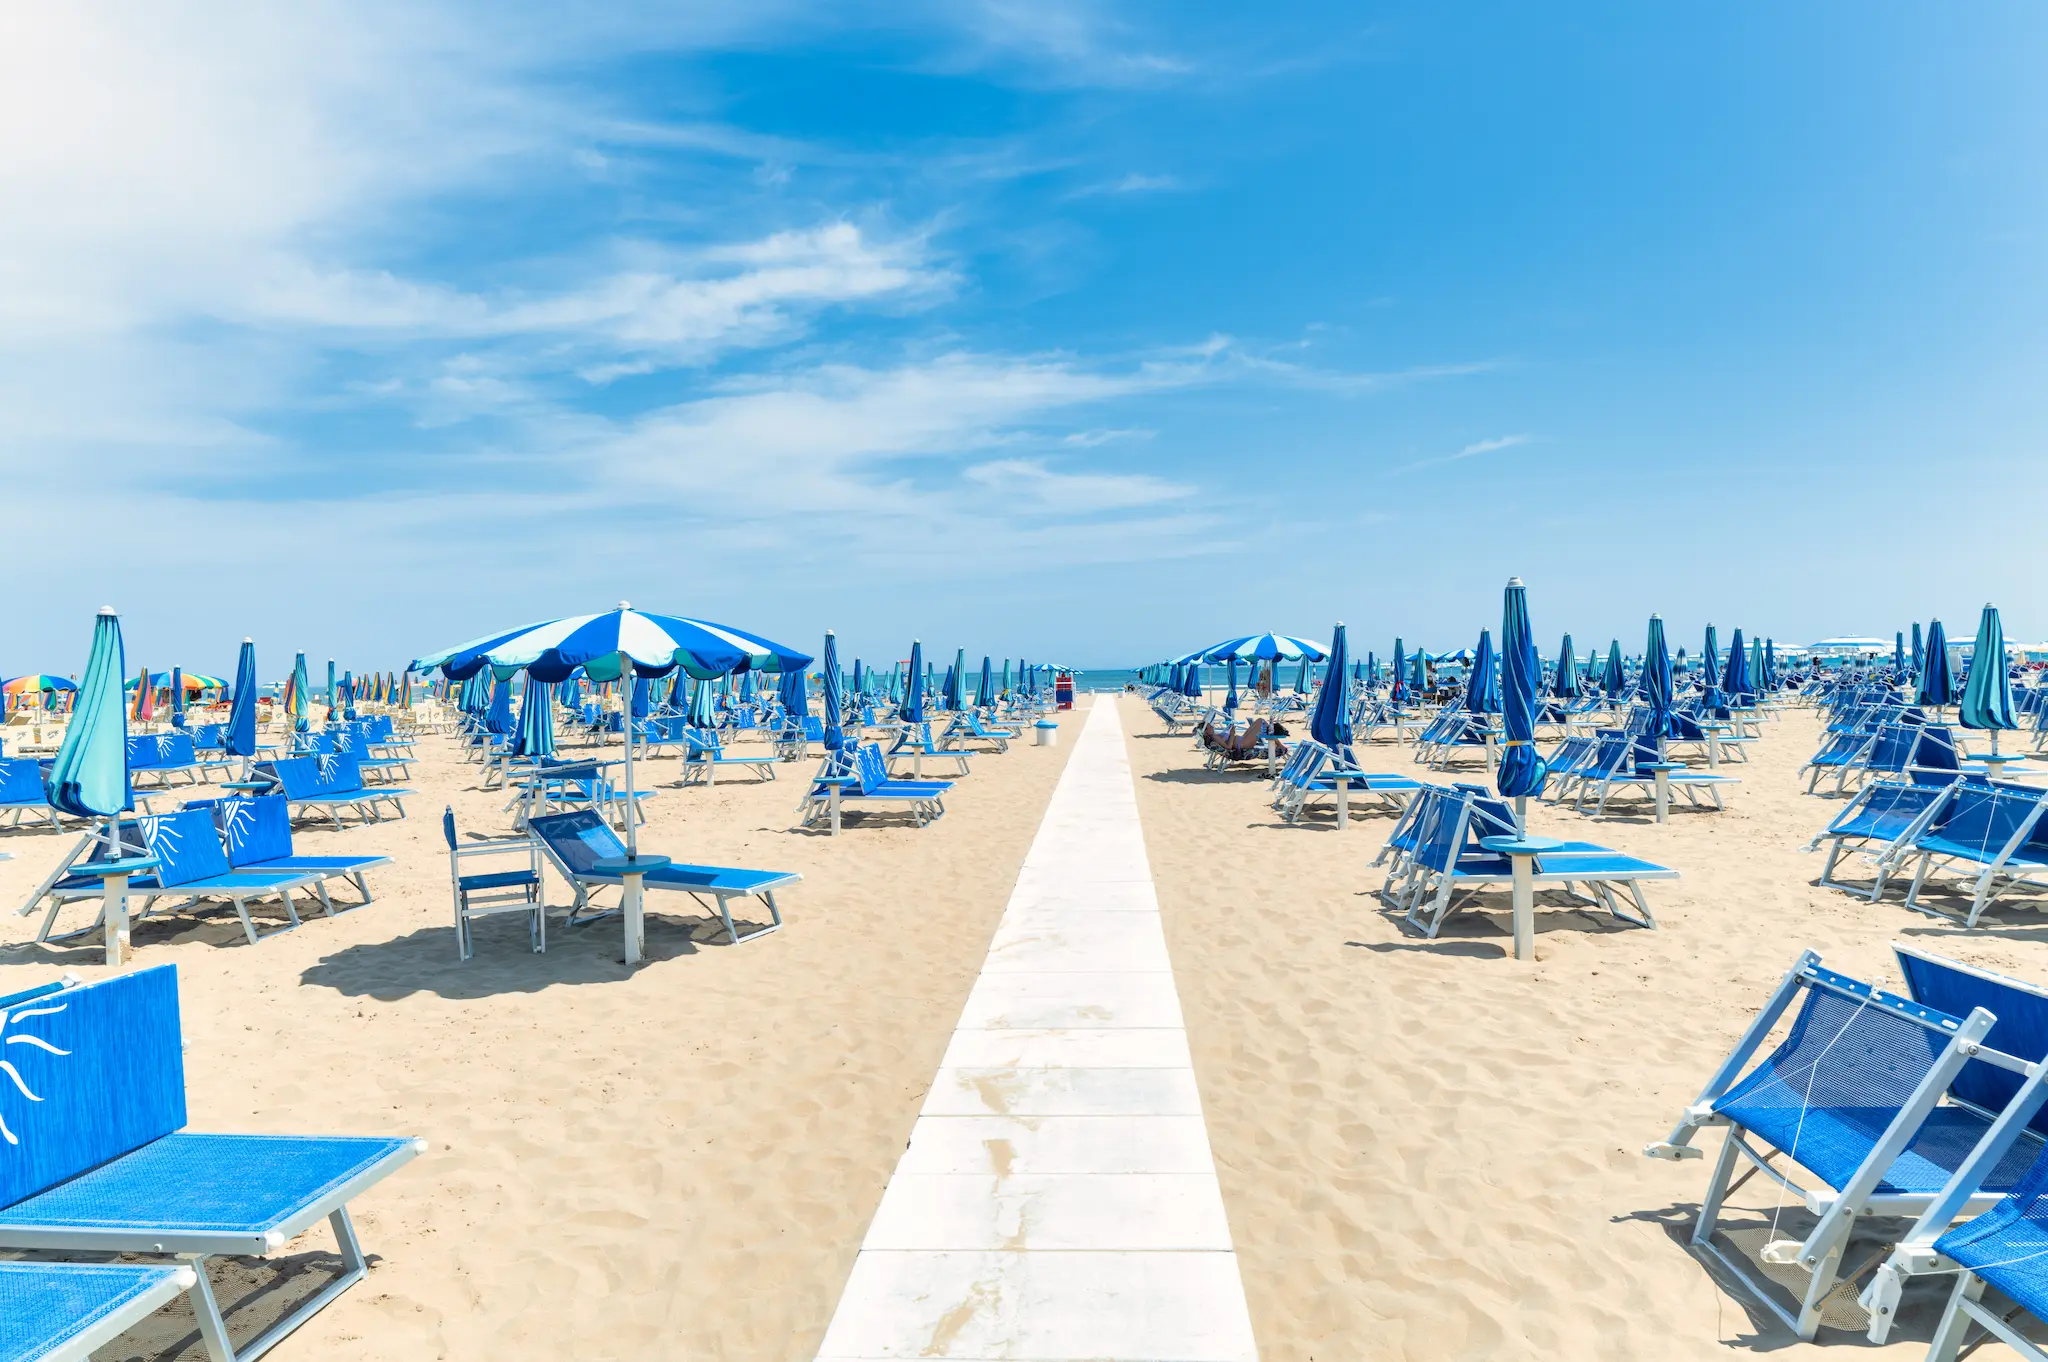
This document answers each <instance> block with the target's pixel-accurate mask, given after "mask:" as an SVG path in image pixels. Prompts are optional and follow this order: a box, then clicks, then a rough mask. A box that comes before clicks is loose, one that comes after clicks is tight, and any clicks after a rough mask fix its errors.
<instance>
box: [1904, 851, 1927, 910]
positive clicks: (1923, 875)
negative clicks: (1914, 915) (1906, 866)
mask: <svg viewBox="0 0 2048 1362" xmlns="http://www.w3.org/2000/svg"><path fill="white" fill-rule="evenodd" d="M1933 864H1934V853H1933V852H1931V851H1923V852H1921V853H1920V864H1919V865H1918V866H1917V867H1915V869H1914V871H1913V885H1912V887H1911V888H1910V889H1908V890H1906V906H1907V907H1908V908H1914V909H1919V911H1921V912H1925V911H1926V910H1925V909H1923V908H1920V886H1921V885H1922V884H1924V883H1926V881H1927V871H1928V868H1929V867H1930V866H1932V865H1933Z"/></svg>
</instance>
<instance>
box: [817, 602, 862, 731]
mask: <svg viewBox="0 0 2048 1362" xmlns="http://www.w3.org/2000/svg"><path fill="white" fill-rule="evenodd" d="M853 666H854V671H855V672H856V673H858V672H859V670H860V659H859V658H855V659H854V660H853ZM845 723H846V697H845V696H844V695H842V694H841V693H840V682H839V640H838V639H837V638H835V637H833V634H832V631H831V630H830V629H827V630H826V631H825V750H826V751H827V752H837V751H838V750H839V749H840V748H842V747H844V746H846V729H845Z"/></svg>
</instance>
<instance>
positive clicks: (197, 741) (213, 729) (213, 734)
mask: <svg viewBox="0 0 2048 1362" xmlns="http://www.w3.org/2000/svg"><path fill="white" fill-rule="evenodd" d="M225 732H226V726H225V725H223V724H200V725H199V726H198V727H197V728H194V729H193V730H192V750H193V751H195V752H225V751H227V739H226V737H224V736H223V735H224V734H225Z"/></svg>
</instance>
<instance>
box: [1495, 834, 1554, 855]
mask: <svg viewBox="0 0 2048 1362" xmlns="http://www.w3.org/2000/svg"><path fill="white" fill-rule="evenodd" d="M1479 845H1480V846H1482V847H1484V848H1486V849H1487V850H1488V851H1491V852H1494V853H1495V854H1497V855H1504V856H1540V855H1541V854H1543V853H1544V852H1546V851H1555V850H1557V849H1558V848H1559V847H1561V846H1563V845H1564V843H1563V842H1560V841H1558V840H1557V839H1556V838H1555V837H1482V838H1480V839H1479Z"/></svg>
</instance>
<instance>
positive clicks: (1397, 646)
mask: <svg viewBox="0 0 2048 1362" xmlns="http://www.w3.org/2000/svg"><path fill="white" fill-rule="evenodd" d="M1404 660H1405V659H1403V658H1402V656H1401V640H1400V639H1398V638H1397V639H1395V640H1394V685H1393V689H1391V690H1390V691H1388V692H1387V699H1388V700H1390V701H1391V702H1393V703H1394V704H1396V705H1405V704H1407V703H1408V675H1407V671H1406V669H1405V668H1404V666H1403V665H1402V664H1403V662H1404Z"/></svg>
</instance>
